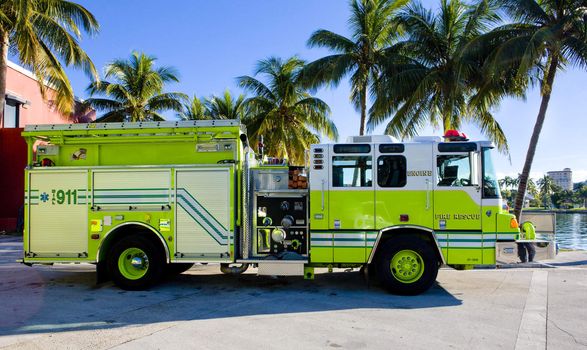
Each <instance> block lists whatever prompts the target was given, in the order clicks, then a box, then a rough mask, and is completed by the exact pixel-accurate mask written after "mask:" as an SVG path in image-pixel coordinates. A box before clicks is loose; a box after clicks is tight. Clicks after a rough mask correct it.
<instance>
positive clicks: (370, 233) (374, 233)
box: [367, 232, 379, 238]
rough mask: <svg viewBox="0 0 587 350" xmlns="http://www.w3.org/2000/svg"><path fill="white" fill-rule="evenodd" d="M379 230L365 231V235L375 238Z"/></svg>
mask: <svg viewBox="0 0 587 350" xmlns="http://www.w3.org/2000/svg"><path fill="white" fill-rule="evenodd" d="M378 235H379V232H367V237H371V238H377V236H378Z"/></svg>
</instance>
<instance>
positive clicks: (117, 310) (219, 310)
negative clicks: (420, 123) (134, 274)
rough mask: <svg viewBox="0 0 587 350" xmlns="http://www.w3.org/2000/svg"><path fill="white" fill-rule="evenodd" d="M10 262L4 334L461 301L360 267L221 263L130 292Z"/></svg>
mask: <svg viewBox="0 0 587 350" xmlns="http://www.w3.org/2000/svg"><path fill="white" fill-rule="evenodd" d="M10 265H12V269H11V271H10V272H11V273H10V274H9V276H11V277H9V278H8V279H6V278H0V336H1V335H11V334H12V335H14V334H31V333H47V332H66V331H74V330H75V331H77V330H87V329H93V330H95V329H108V328H115V327H123V326H129V325H139V324H148V323H157V322H176V321H188V320H205V319H215V318H228V317H243V316H249V317H262V316H263V315H276V314H284V315H285V314H290V313H313V312H328V311H335V310H351V309H370V308H374V309H375V308H376V309H419V308H436V307H446V306H455V305H460V304H461V301H460V300H459V299H457V298H455V297H454V296H453V295H451V294H449V293H448V292H447V291H446V290H445V289H444V288H442V287H441V286H440V285H435V286H433V287H432V288H431V289H430V290H429V291H428V292H426V293H425V294H422V295H419V296H414V297H402V296H395V295H391V294H389V293H387V292H385V291H384V290H382V289H381V288H380V287H378V286H372V285H371V286H369V285H367V283H366V282H365V281H364V280H363V278H362V276H361V275H360V274H359V273H358V272H335V273H324V274H317V275H316V279H315V280H314V281H307V280H303V279H302V278H301V277H300V278H297V277H291V278H269V277H259V276H256V275H254V274H244V275H240V276H226V275H222V274H220V273H219V274H214V273H215V271H214V270H215V268H214V266H208V267H203V266H196V267H195V268H193V269H192V270H190V271H188V272H186V273H184V274H182V275H179V276H175V277H173V278H169V279H168V280H167V281H165V282H164V283H162V284H161V285H159V286H157V287H154V288H152V289H151V290H148V291H140V292H129V291H123V290H120V289H118V288H117V287H115V286H114V285H112V283H106V284H102V285H99V286H96V284H95V277H96V276H95V272H94V271H93V269H92V268H91V267H88V266H56V267H42V266H35V267H32V268H29V267H23V266H21V265H16V264H10ZM7 267H9V266H7V265H4V264H2V265H0V276H1V275H2V274H3V272H6V271H8V270H7ZM216 268H217V267H216ZM15 270H17V271H15ZM80 270H81V271H80ZM5 276H6V275H5Z"/></svg>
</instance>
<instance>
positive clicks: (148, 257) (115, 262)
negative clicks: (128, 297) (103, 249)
mask: <svg viewBox="0 0 587 350" xmlns="http://www.w3.org/2000/svg"><path fill="white" fill-rule="evenodd" d="M164 266H165V258H164V256H163V254H162V252H161V250H160V249H158V247H157V246H156V245H155V244H153V243H152V242H151V241H150V240H148V239H146V238H144V237H141V236H138V235H133V236H129V237H125V238H123V239H121V240H120V241H118V242H117V243H116V244H115V245H114V246H113V247H112V250H111V252H110V254H109V255H108V271H109V273H110V277H111V278H112V280H113V281H114V283H115V284H116V285H117V286H119V287H120V288H122V289H126V290H142V289H146V288H148V287H150V286H152V285H154V284H155V283H157V282H158V281H159V280H160V279H161V275H162V273H163V268H164Z"/></svg>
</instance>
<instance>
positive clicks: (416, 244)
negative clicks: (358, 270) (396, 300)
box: [377, 237, 438, 295]
mask: <svg viewBox="0 0 587 350" xmlns="http://www.w3.org/2000/svg"><path fill="white" fill-rule="evenodd" d="M377 275H378V277H379V280H380V281H381V283H382V284H383V286H384V287H385V288H386V289H387V290H388V291H390V292H391V293H394V294H400V295H416V294H420V293H423V292H425V291H426V290H428V289H429V288H430V286H432V284H433V283H434V281H435V280H436V276H437V275H438V258H437V256H436V253H435V251H434V250H433V249H432V247H431V246H430V244H428V243H427V242H425V241H423V240H422V239H420V238H418V237H397V238H395V239H391V240H389V241H387V242H386V243H385V244H384V245H383V246H382V247H381V251H380V253H379V255H378V259H377Z"/></svg>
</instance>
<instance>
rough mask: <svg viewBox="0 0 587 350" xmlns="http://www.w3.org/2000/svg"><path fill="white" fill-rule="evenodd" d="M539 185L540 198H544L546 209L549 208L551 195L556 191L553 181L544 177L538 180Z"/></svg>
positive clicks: (546, 176)
mask: <svg viewBox="0 0 587 350" xmlns="http://www.w3.org/2000/svg"><path fill="white" fill-rule="evenodd" d="M537 185H538V188H539V189H540V196H541V197H542V200H543V203H544V208H547V206H548V202H549V199H550V194H551V193H552V192H553V190H554V186H555V185H554V182H553V181H552V178H551V177H550V176H548V175H544V176H543V177H541V178H540V179H538V182H537ZM516 200H517V197H516Z"/></svg>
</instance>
